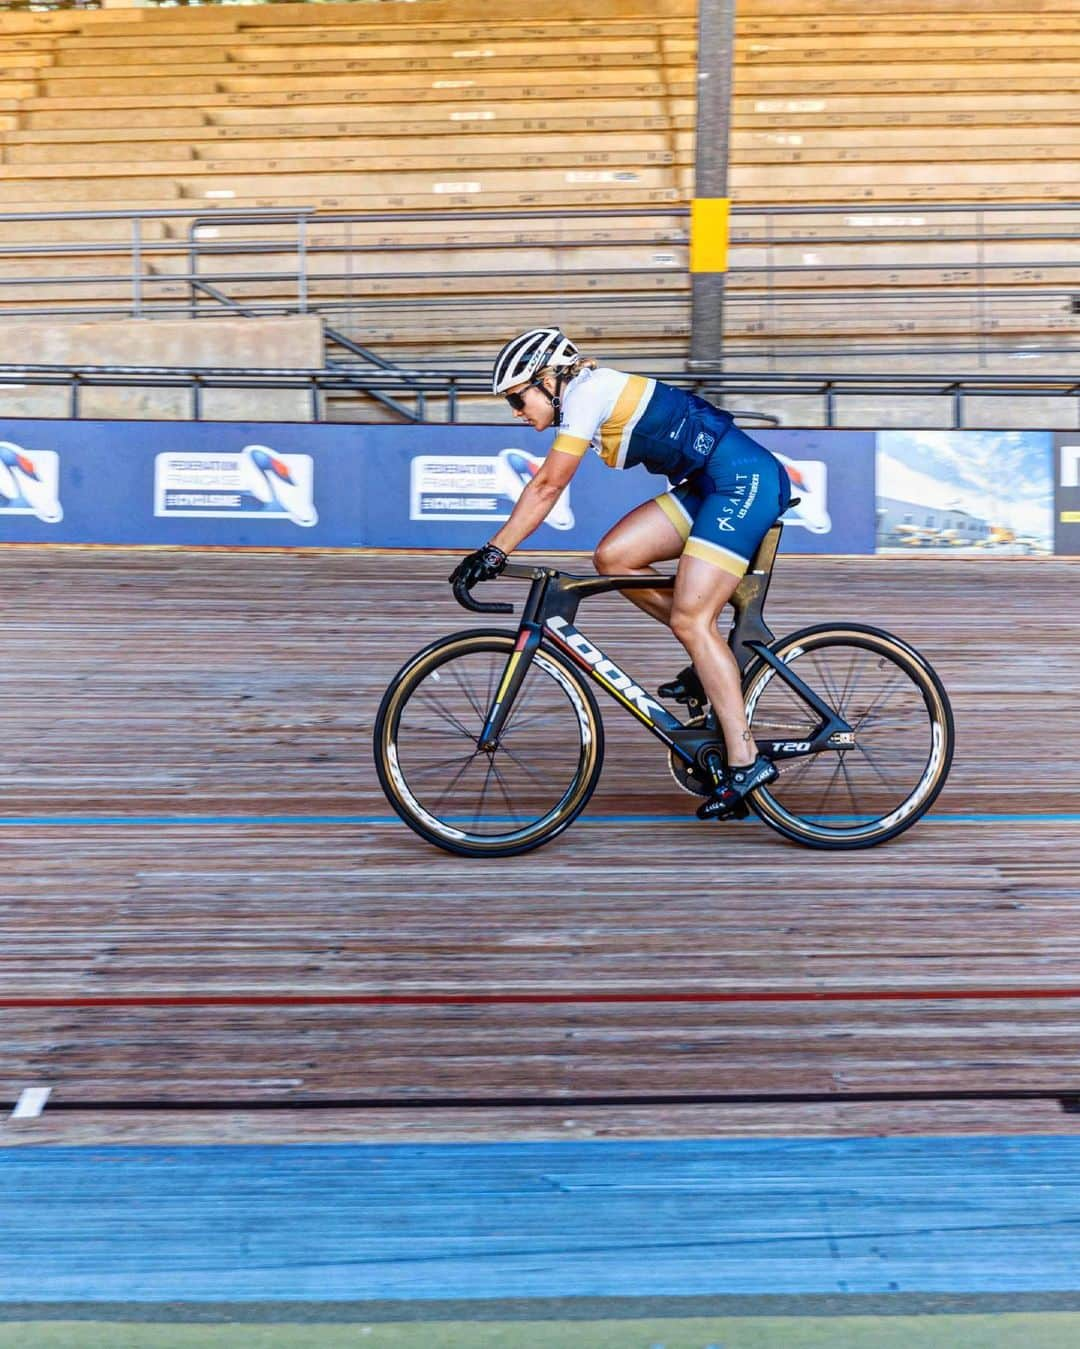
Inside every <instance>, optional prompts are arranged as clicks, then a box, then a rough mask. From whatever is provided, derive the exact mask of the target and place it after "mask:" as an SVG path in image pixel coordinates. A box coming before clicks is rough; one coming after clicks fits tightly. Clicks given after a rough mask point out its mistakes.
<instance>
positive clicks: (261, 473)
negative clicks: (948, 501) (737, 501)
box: [0, 420, 875, 553]
mask: <svg viewBox="0 0 1080 1349" xmlns="http://www.w3.org/2000/svg"><path fill="white" fill-rule="evenodd" d="M755 435H756V436H757V438H758V439H760V440H761V442H762V443H763V444H765V445H766V446H767V447H768V448H769V449H770V450H773V451H774V452H776V453H777V454H778V455H780V456H782V457H783V459H784V461H785V463H786V464H787V466H788V471H789V473H790V475H791V477H792V479H793V483H794V488H795V493H796V495H798V496H801V497H802V499H803V503H802V505H801V506H800V507H798V508H797V510H796V511H795V512H793V514H792V518H791V524H792V526H793V527H792V528H790V529H789V530H788V531H787V532H786V534H785V540H784V542H785V547H786V549H787V550H788V551H793V552H827V553H867V552H872V551H873V548H874V452H875V449H874V447H875V438H874V434H873V433H872V432H859V431H795V430H792V431H788V430H770V431H761V432H756V433H755ZM551 440H552V433H551V432H545V433H543V434H537V433H535V432H533V431H529V430H527V429H526V428H523V427H520V426H517V425H513V424H510V425H507V426H423V427H410V426H389V427H384V426H339V425H327V424H311V425H308V424H302V423H301V424H296V423H272V422H259V423H243V422H128V421H122V422H119V421H118V422H104V421H75V422H65V421H55V420H10V421H5V422H0V541H4V542H43V543H44V542H55V543H98V544H193V545H198V544H219V545H228V546H233V547H275V546H278V547H280V546H294V547H296V546H308V547H336V548H362V547H378V548H450V549H459V548H460V549H468V548H473V547H475V546H477V545H478V544H480V543H482V542H483V541H484V540H485V539H487V538H489V537H490V535H491V534H492V533H493V532H494V531H495V529H496V528H497V527H498V525H499V523H500V522H501V521H502V520H504V519H505V518H506V516H507V515H508V514H509V513H510V510H511V508H512V506H513V503H514V502H515V501H516V500H517V498H518V496H519V495H520V493H521V489H522V487H523V486H524V484H525V483H526V482H527V481H528V479H529V477H530V476H531V475H532V474H533V473H534V472H535V471H536V469H537V467H538V466H539V464H540V462H541V459H542V456H543V454H544V453H545V452H546V450H547V449H548V447H549V446H550V444H551ZM665 486H666V484H665V482H664V480H663V479H660V478H656V477H653V476H652V475H649V474H647V473H645V472H644V471H643V470H641V469H637V470H632V471H630V472H626V473H623V472H616V471H613V470H611V469H608V468H606V467H605V466H604V465H603V464H602V463H601V462H600V461H599V459H597V458H596V456H594V455H587V456H586V459H585V462H584V463H583V464H582V466H581V468H580V469H579V471H578V473H577V475H576V476H575V478H574V480H573V482H572V483H571V484H570V487H569V489H568V491H567V492H566V493H565V494H564V497H563V499H562V500H561V501H560V502H559V504H558V505H557V506H556V508H555V510H554V511H553V512H552V514H551V516H550V517H549V519H548V522H547V523H545V524H543V525H541V526H540V528H539V529H538V530H537V531H536V533H535V534H534V535H533V536H532V538H531V539H530V540H529V541H528V544H527V546H528V547H529V548H533V549H536V550H542V551H555V550H564V549H565V550H578V549H591V548H592V547H593V546H594V545H595V543H596V541H597V540H598V539H599V538H600V536H601V535H602V534H603V533H604V531H605V530H606V529H608V528H609V527H610V526H611V525H612V524H614V523H615V521H616V520H618V519H619V518H620V517H621V516H622V515H624V514H625V513H626V512H627V511H629V510H631V509H632V508H633V507H634V506H636V505H638V504H639V503H640V502H642V501H644V500H647V499H648V498H649V497H650V496H654V495H656V494H658V493H659V492H662V491H663V490H664V489H665Z"/></svg>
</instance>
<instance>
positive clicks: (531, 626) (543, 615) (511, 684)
mask: <svg viewBox="0 0 1080 1349" xmlns="http://www.w3.org/2000/svg"><path fill="white" fill-rule="evenodd" d="M782 528H783V527H782V526H781V525H779V524H776V525H773V526H772V528H771V529H770V530H769V532H768V533H767V534H766V536H765V538H764V539H763V540H762V542H761V545H760V547H759V548H758V550H757V553H756V554H755V555H754V558H753V561H752V562H751V565H750V570H749V571H748V572H747V574H746V575H745V576H744V577H743V578H742V580H741V581H740V582H739V585H738V586H737V588H736V590H735V592H734V594H733V595H732V598H731V604H732V608H733V609H734V610H735V624H734V626H733V627H732V629H731V633H730V635H729V637H728V643H729V645H730V647H731V649H732V652H733V653H734V655H735V659H736V661H737V662H738V664H739V669H740V672H741V673H744V674H745V672H746V669H747V667H748V666H749V664H750V662H751V661H753V660H755V659H760V660H763V661H765V663H766V664H768V665H771V666H772V667H773V669H774V670H775V671H776V673H777V675H778V676H779V677H780V678H781V679H783V681H784V682H785V683H786V684H787V685H788V686H789V687H790V688H791V689H793V690H794V692H795V693H796V694H798V696H799V697H800V698H801V699H802V700H803V701H804V702H805V703H806V704H807V705H808V706H809V707H811V708H812V709H813V710H814V712H816V713H817V715H818V716H819V717H820V722H819V724H818V725H817V726H816V727H815V729H814V730H813V732H812V733H811V734H810V735H809V737H807V738H805V739H802V740H797V741H796V740H764V741H761V740H759V741H758V742H757V746H758V750H759V751H760V753H762V754H763V755H765V757H766V758H769V759H790V758H800V757H803V756H805V755H807V754H816V753H817V752H818V751H819V750H823V749H826V748H829V747H832V748H842V747H843V746H844V744H845V743H846V744H850V743H852V741H851V736H852V730H851V727H850V726H849V725H848V724H847V722H846V721H844V720H843V718H841V717H839V716H837V714H836V712H835V711H834V710H833V709H832V708H831V707H829V705H828V704H827V703H824V702H822V700H821V699H820V698H819V697H818V696H817V694H816V693H814V691H813V690H812V689H810V688H808V687H807V685H806V684H804V683H803V681H802V680H801V679H800V678H799V677H798V676H797V675H796V674H794V673H792V671H791V670H789V669H788V667H787V666H786V665H785V664H784V662H783V661H782V660H780V659H779V658H778V657H777V656H774V655H773V653H772V652H771V651H770V650H769V646H770V645H771V644H772V642H773V641H774V640H775V639H774V637H773V634H772V633H771V632H770V631H769V629H768V627H767V626H766V623H765V619H764V616H763V613H762V610H763V608H764V604H765V597H766V595H767V594H768V589H769V581H770V579H771V576H772V566H773V562H774V560H775V558H776V550H777V548H778V546H779V543H780V534H781V531H782ZM503 574H504V575H507V576H516V577H520V578H523V579H531V580H532V586H531V588H530V590H529V594H528V598H527V599H526V601H525V607H524V609H523V611H522V616H521V624H520V627H519V630H518V639H517V642H516V644H515V646H514V650H513V653H512V654H511V656H510V658H509V660H508V661H507V663H506V668H505V670H504V671H503V677H502V679H501V680H500V682H499V687H498V689H497V690H496V693H495V698H494V700H493V701H492V704H491V707H490V709H489V711H488V715H487V719H486V721H485V723H484V729H483V731H482V733H481V736H480V741H479V748H480V749H482V750H491V749H494V748H495V747H496V746H497V745H498V742H499V736H500V734H501V733H502V728H503V726H504V725H505V724H506V718H507V716H508V715H509V712H510V708H511V707H512V706H513V703H514V699H515V698H516V696H517V694H518V691H519V690H520V688H521V685H522V683H523V682H524V679H525V676H526V674H527V673H528V669H529V666H530V664H531V663H532V659H533V656H534V655H535V654H536V651H537V648H538V647H539V646H540V644H541V642H542V641H543V640H544V639H545V638H546V639H547V640H548V641H549V642H550V643H551V645H552V646H553V647H555V648H557V649H558V650H559V651H561V652H562V653H563V654H564V655H565V656H567V657H568V658H569V659H570V660H571V661H572V662H573V663H574V664H575V665H576V666H577V667H578V669H580V670H583V671H584V672H585V673H586V674H587V675H588V676H589V677H590V678H591V679H592V680H594V681H595V682H596V683H597V684H599V685H600V687H601V688H602V689H603V690H604V691H605V693H607V694H609V695H610V696H611V697H612V698H614V699H615V701H616V702H618V703H620V704H621V705H622V706H623V707H625V708H626V709H627V711H629V712H630V713H631V714H632V715H633V716H635V717H636V718H637V719H638V721H640V722H642V723H643V725H645V726H646V727H647V728H648V729H649V730H650V731H651V732H652V733H653V735H655V736H656V737H657V738H658V739H659V740H662V741H663V743H664V744H665V745H667V746H668V748H669V749H671V750H672V751H674V753H675V754H677V755H678V756H679V758H680V759H683V760H684V761H685V762H686V763H688V764H693V763H695V762H699V761H700V758H701V755H702V754H703V752H704V751H705V750H706V749H708V748H710V747H711V748H713V749H715V747H716V744H717V739H718V732H717V728H716V724H715V721H713V719H712V718H709V719H708V720H707V721H706V723H705V724H704V725H702V726H685V725H684V724H683V723H682V722H681V721H679V719H678V717H675V716H673V715H672V714H671V713H670V712H669V711H668V710H667V708H665V707H662V706H661V704H660V703H658V702H656V701H655V699H653V698H652V697H650V696H649V694H647V693H646V692H645V690H644V689H643V688H642V687H641V685H640V684H638V683H637V682H636V681H635V680H633V679H632V678H631V677H630V675H628V674H626V672H625V671H624V670H622V669H621V668H620V667H619V666H618V665H617V664H616V663H615V662H614V661H613V660H611V659H610V658H609V657H608V656H606V655H605V654H604V652H603V651H601V649H600V648H599V647H598V646H596V645H595V644H594V643H593V642H590V641H589V639H588V638H587V637H586V636H585V634H584V633H583V632H580V631H579V630H578V629H577V628H576V627H575V626H574V619H575V618H576V616H577V610H578V605H579V604H580V603H581V601H582V600H583V599H587V598H588V597H590V596H592V595H603V594H606V593H607V592H609V591H612V590H669V589H671V588H672V586H674V584H675V578H674V577H673V576H660V577H656V576H574V575H570V574H568V573H565V572H557V571H554V570H552V569H551V568H547V567H526V566H520V565H516V564H513V563H511V564H509V565H508V566H507V567H506V568H505V570H504V573H503ZM459 598H460V597H459ZM467 607H469V608H476V609H478V610H481V611H484V610H486V611H491V610H498V611H502V612H507V611H508V610H509V609H510V606H509V605H498V606H496V605H482V604H479V603H477V602H476V601H472V602H471V603H470V604H469V605H468V606H467ZM830 742H832V743H831V746H830Z"/></svg>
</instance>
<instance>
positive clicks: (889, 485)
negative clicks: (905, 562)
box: [877, 431, 1054, 556]
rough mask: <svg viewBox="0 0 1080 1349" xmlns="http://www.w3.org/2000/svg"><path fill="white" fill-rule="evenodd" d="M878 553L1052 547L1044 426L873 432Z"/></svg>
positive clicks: (1049, 442) (1049, 437)
mask: <svg viewBox="0 0 1080 1349" xmlns="http://www.w3.org/2000/svg"><path fill="white" fill-rule="evenodd" d="M877 443H878V455H877V517H878V540H877V546H878V551H879V552H883V553H914V552H919V553H937V554H945V553H947V554H957V553H960V554H968V555H982V556H1033V555H1037V554H1046V553H1050V552H1052V551H1053V546H1054V541H1053V502H1054V489H1053V480H1052V477H1051V473H1052V464H1051V459H1052V446H1053V434H1052V433H1051V432H1049V431H879V432H878V433H877Z"/></svg>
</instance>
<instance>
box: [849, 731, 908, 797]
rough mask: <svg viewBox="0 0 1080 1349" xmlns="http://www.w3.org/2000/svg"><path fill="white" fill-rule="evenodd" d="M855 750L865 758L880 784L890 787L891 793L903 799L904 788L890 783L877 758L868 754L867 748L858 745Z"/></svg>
mask: <svg viewBox="0 0 1080 1349" xmlns="http://www.w3.org/2000/svg"><path fill="white" fill-rule="evenodd" d="M855 748H856V749H857V750H858V751H859V753H860V754H861V755H862V756H863V758H864V759H865V760H866V762H867V763H868V764H869V765H870V767H871V768H872V769H873V771H874V773H875V774H876V775H877V778H878V780H879V782H881V783H883V784H884V786H886V787H888V789H889V791H891V792H898V793H900V795H901V797H902V796H903V791H904V789H903V787H901V786H900V785H899V784H897V783H895V782H890V781H889V779H888V778H887V777H886V776H885V774H884V773H883V772H882V770H881V769H880V768H879V767H878V763H877V760H876V759H875V757H874V756H873V755H872V754H869V753H867V751H866V748H865V747H864V746H863V745H859V744H856V746H855Z"/></svg>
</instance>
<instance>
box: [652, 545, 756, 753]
mask: <svg viewBox="0 0 1080 1349" xmlns="http://www.w3.org/2000/svg"><path fill="white" fill-rule="evenodd" d="M691 542H692V540H691ZM741 579H742V572H739V573H738V574H735V573H734V572H731V571H727V570H725V569H724V568H723V567H722V566H719V565H717V564H716V563H715V562H714V561H711V560H709V561H707V560H705V559H704V558H703V557H700V556H695V555H694V554H692V553H690V552H684V553H683V555H682V557H681V558H680V560H679V569H678V572H677V573H676V576H675V590H674V593H673V595H672V610H671V630H672V632H674V634H675V636H676V637H677V638H678V639H679V641H680V642H682V644H683V646H684V647H686V650H687V652H688V653H689V656H690V659H691V661H692V662H693V665H694V669H695V670H696V671H697V674H698V678H699V679H700V680H701V683H702V685H703V686H704V689H705V692H706V694H708V698H709V702H710V703H711V704H712V706H713V711H714V712H715V713H716V717H717V720H718V721H719V723H720V730H721V733H722V734H723V737H724V745H725V747H726V749H727V761H728V764H729V765H732V764H735V765H738V764H745V763H751V762H753V759H754V741H753V738H752V736H751V734H750V728H749V726H748V725H747V722H746V710H745V708H744V706H743V698H742V680H741V678H740V675H739V666H738V663H737V662H736V660H735V657H734V656H733V655H732V653H731V648H730V647H729V646H728V644H727V641H726V639H725V638H723V637H721V636H720V632H719V630H718V629H717V626H716V621H717V619H718V618H719V617H720V611H721V609H723V607H724V605H725V604H727V602H728V600H730V599H731V597H732V595H733V594H734V593H735V588H736V586H738V584H739V581H740V580H741Z"/></svg>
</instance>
